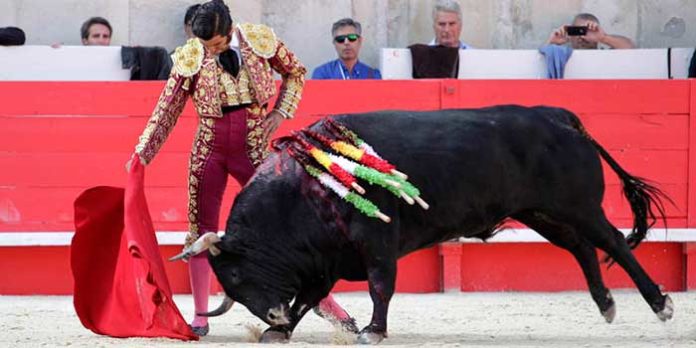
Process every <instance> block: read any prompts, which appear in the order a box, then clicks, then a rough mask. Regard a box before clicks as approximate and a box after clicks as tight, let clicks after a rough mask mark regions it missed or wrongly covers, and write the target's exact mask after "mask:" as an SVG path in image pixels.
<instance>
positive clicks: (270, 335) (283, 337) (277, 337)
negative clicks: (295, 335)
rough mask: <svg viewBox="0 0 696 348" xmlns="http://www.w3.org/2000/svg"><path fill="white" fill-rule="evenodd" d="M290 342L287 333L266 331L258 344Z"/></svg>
mask: <svg viewBox="0 0 696 348" xmlns="http://www.w3.org/2000/svg"><path fill="white" fill-rule="evenodd" d="M288 342H290V334H289V333H287V332H282V331H276V330H266V331H264V333H263V335H261V338H260V339H259V343H288Z"/></svg>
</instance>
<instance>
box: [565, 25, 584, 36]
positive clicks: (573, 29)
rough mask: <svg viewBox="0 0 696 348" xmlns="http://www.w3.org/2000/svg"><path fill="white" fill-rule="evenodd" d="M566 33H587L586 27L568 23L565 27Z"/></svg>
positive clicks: (569, 34) (577, 34)
mask: <svg viewBox="0 0 696 348" xmlns="http://www.w3.org/2000/svg"><path fill="white" fill-rule="evenodd" d="M565 31H566V34H568V36H583V35H585V34H587V27H585V26H581V27H579V26H574V25H569V26H567V27H565Z"/></svg>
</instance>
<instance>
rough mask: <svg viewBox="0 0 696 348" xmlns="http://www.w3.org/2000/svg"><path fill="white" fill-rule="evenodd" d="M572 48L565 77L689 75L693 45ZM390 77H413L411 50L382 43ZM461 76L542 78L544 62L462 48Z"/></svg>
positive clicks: (527, 54)
mask: <svg viewBox="0 0 696 348" xmlns="http://www.w3.org/2000/svg"><path fill="white" fill-rule="evenodd" d="M669 53H670V52H669V51H668V49H666V48H664V49H630V50H574V51H573V54H572V55H571V57H570V59H569V60H568V62H567V64H566V66H565V78H566V79H667V78H670V71H671V77H672V78H676V79H683V78H686V77H687V75H688V69H689V63H690V61H691V56H692V55H693V53H694V49H693V48H673V49H671V57H670V59H668V55H670V54H669ZM380 69H381V71H382V77H383V78H384V79H386V80H402V79H411V78H412V71H413V70H412V62H411V53H410V51H409V50H408V49H405V48H383V49H382V52H381V57H380ZM459 78H460V79H544V78H546V61H545V59H544V56H543V55H542V54H541V53H539V51H537V50H484V49H472V50H461V51H459Z"/></svg>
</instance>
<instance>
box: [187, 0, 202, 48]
mask: <svg viewBox="0 0 696 348" xmlns="http://www.w3.org/2000/svg"><path fill="white" fill-rule="evenodd" d="M200 7H201V4H195V5H191V6H189V8H188V9H186V15H184V32H185V33H186V40H188V39H193V38H194V37H196V35H193V30H192V29H191V28H192V25H193V17H194V16H195V15H196V11H198V9H199V8H200Z"/></svg>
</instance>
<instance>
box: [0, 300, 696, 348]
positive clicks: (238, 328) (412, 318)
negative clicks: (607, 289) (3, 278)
mask: <svg viewBox="0 0 696 348" xmlns="http://www.w3.org/2000/svg"><path fill="white" fill-rule="evenodd" d="M613 295H614V299H615V301H616V304H617V315H616V319H615V321H614V323H612V324H606V323H605V322H604V319H603V318H602V317H601V316H600V314H599V312H598V310H597V309H596V307H595V305H594V303H593V302H592V300H591V298H590V295H589V293H586V292H564V293H445V294H426V295H416V294H397V295H396V296H395V297H394V299H393V301H392V304H391V311H390V316H389V337H388V338H387V339H386V340H384V341H383V342H382V343H381V345H382V346H385V347H696V292H689V293H672V294H670V295H671V297H672V299H673V300H674V305H675V315H674V318H673V319H672V320H671V321H669V322H667V323H662V322H660V321H659V320H658V319H657V317H656V316H655V315H654V314H653V313H652V311H651V310H650V309H649V307H648V306H647V304H646V303H645V302H644V301H643V299H642V298H641V297H640V295H639V294H638V293H637V292H635V291H613ZM336 299H337V301H339V303H341V304H342V305H344V306H345V307H346V308H347V309H348V310H349V311H350V312H351V314H352V315H353V316H355V317H356V319H357V320H358V324H359V326H360V327H362V326H364V325H366V324H367V323H368V321H369V318H370V317H371V311H372V304H371V301H370V298H369V295H368V294H367V293H343V294H338V295H336ZM175 301H176V302H177V304H178V305H179V306H180V308H181V310H182V312H183V313H184V315H185V316H186V317H187V318H189V317H190V316H191V315H192V313H193V304H192V299H191V297H190V296H176V297H175ZM219 301H221V297H219V296H217V297H213V298H211V306H217V304H218V303H219ZM0 313H2V315H1V316H0V347H67V346H69V347H90V348H100V347H223V346H225V347H229V346H250V345H252V344H251V343H249V342H248V339H249V337H250V336H251V334H250V331H249V329H248V327H249V326H252V327H253V326H258V327H262V328H265V325H263V323H262V322H261V321H260V320H258V319H256V318H255V317H253V316H252V315H251V314H250V313H249V312H248V311H247V310H246V308H244V307H243V306H240V305H238V304H235V306H234V307H233V308H232V310H231V311H230V312H228V313H227V314H226V315H224V316H221V317H217V318H212V319H211V321H210V325H211V334H210V335H209V336H207V337H204V338H203V339H202V340H201V341H199V342H182V341H177V340H170V339H143V338H131V339H116V338H110V337H106V336H98V335H95V334H93V333H92V332H90V331H88V330H87V329H85V328H84V327H82V325H81V324H80V321H79V320H78V318H77V316H76V315H75V312H74V309H73V306H72V298H71V297H68V296H0ZM349 339H351V337H346V336H345V335H342V334H339V333H336V332H335V331H334V329H333V328H332V326H331V325H330V324H328V323H327V322H325V321H324V320H322V319H320V318H318V317H317V316H316V315H314V314H313V313H309V314H308V315H307V316H306V317H305V318H304V319H303V321H302V322H301V323H300V325H299V326H298V328H297V330H296V331H295V334H294V336H293V338H292V341H291V343H290V344H287V345H280V344H279V345H264V346H263V347H275V346H278V347H324V346H328V345H344V344H346V343H347V340H349ZM257 346H258V345H257Z"/></svg>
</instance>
